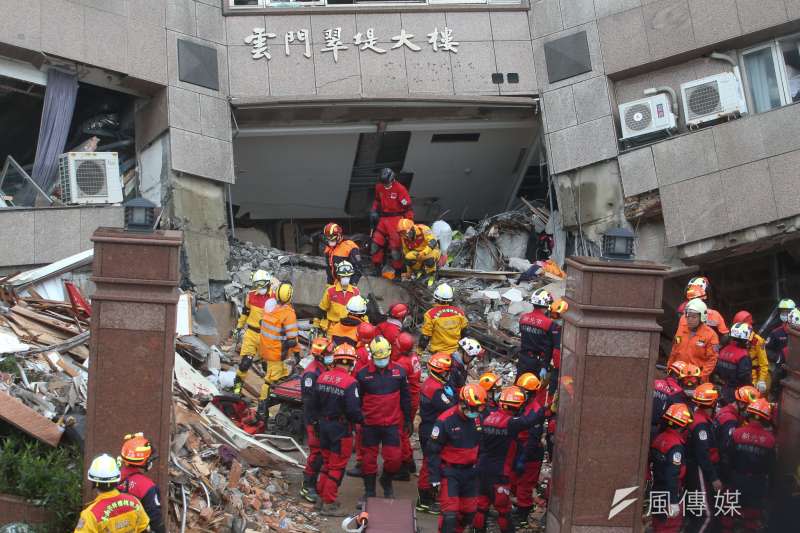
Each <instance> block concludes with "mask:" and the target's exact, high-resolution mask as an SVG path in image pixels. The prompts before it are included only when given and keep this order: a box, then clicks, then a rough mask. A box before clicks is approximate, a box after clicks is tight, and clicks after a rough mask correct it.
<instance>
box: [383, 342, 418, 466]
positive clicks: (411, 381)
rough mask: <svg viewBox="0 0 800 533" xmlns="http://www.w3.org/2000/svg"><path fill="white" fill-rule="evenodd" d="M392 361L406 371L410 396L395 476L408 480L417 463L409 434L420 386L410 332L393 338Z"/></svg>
mask: <svg viewBox="0 0 800 533" xmlns="http://www.w3.org/2000/svg"><path fill="white" fill-rule="evenodd" d="M386 340H389V339H386ZM392 362H393V363H395V364H397V365H399V366H400V367H402V369H403V370H405V371H406V376H407V378H408V393H409V395H410V396H411V415H410V419H411V425H410V427H408V428H401V429H403V433H402V434H401V435H400V439H401V440H400V444H401V446H400V448H401V455H402V460H403V464H402V466H401V468H400V473H399V474H398V475H397V476H396V477H395V479H397V480H398V481H409V480H410V479H411V476H410V475H411V474H413V473H414V472H416V471H417V463H415V462H414V450H412V449H411V435H412V434H413V433H414V419H415V418H416V417H417V411H419V402H420V399H419V392H420V388H421V387H422V383H421V382H420V377H421V376H422V365H421V364H420V362H419V357H418V356H417V353H416V352H415V351H414V337H413V336H412V335H411V334H410V333H406V332H403V333H401V334H400V335H398V336H397V338H396V339H395V341H394V344H393V345H392ZM406 430H408V431H406Z"/></svg>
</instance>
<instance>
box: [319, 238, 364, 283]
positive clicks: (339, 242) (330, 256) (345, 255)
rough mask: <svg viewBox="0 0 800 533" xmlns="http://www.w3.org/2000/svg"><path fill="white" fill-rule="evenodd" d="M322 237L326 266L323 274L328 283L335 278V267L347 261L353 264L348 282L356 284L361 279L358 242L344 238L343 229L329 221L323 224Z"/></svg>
mask: <svg viewBox="0 0 800 533" xmlns="http://www.w3.org/2000/svg"><path fill="white" fill-rule="evenodd" d="M322 238H323V239H324V240H325V250H324V252H323V254H324V255H325V261H326V263H327V265H328V268H327V269H326V271H325V274H326V275H327V278H328V285H332V284H333V282H334V281H335V280H336V277H337V274H336V267H337V266H339V263H341V262H342V261H347V262H348V263H350V264H351V265H352V266H353V274H351V276H350V283H351V284H352V285H358V282H359V280H360V279H361V250H360V249H359V248H358V244H356V243H355V242H354V241H351V240H350V239H345V238H344V231H343V230H342V227H341V226H340V225H339V224H336V223H335V222H331V223H329V224H326V225H325V228H323V230H322Z"/></svg>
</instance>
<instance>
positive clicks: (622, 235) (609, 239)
mask: <svg viewBox="0 0 800 533" xmlns="http://www.w3.org/2000/svg"><path fill="white" fill-rule="evenodd" d="M634 239H635V235H634V234H633V232H632V231H631V230H629V229H627V228H614V229H612V230H609V231H608V233H606V234H605V235H603V255H602V257H603V259H607V260H611V261H620V260H621V261H632V260H633V241H634Z"/></svg>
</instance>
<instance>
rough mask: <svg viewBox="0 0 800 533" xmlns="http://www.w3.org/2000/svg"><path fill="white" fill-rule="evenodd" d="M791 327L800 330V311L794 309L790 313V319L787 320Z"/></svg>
mask: <svg viewBox="0 0 800 533" xmlns="http://www.w3.org/2000/svg"><path fill="white" fill-rule="evenodd" d="M787 322H788V323H789V327H791V328H794V329H800V309H797V308H795V309H792V310H791V311H789V319H788V320H787Z"/></svg>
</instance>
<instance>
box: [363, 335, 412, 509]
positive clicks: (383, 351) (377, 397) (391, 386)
mask: <svg viewBox="0 0 800 533" xmlns="http://www.w3.org/2000/svg"><path fill="white" fill-rule="evenodd" d="M369 351H370V353H371V354H372V361H370V363H369V365H367V366H366V367H364V368H362V369H361V370H359V371H358V374H357V375H356V381H357V382H358V390H359V392H360V396H361V410H362V412H363V413H364V422H363V424H362V426H361V448H362V454H363V457H364V459H363V461H364V462H363V465H362V471H363V477H364V501H365V502H366V500H367V498H373V497H375V481H376V477H377V473H378V452H379V451H380V454H381V456H382V457H383V472H382V473H381V477H380V484H381V488H382V489H383V497H384V498H393V497H394V489H393V488H392V478H393V477H394V475H395V474H397V472H399V471H400V466H401V464H402V453H401V449H400V435H401V432H402V431H404V429H405V430H407V431H409V432H410V426H411V397H410V395H409V393H408V378H407V376H406V372H405V370H403V368H402V367H401V366H400V365H397V364H395V363H393V362H392V360H391V356H392V346H391V345H390V344H389V341H387V340H386V339H385V338H384V337H381V336H380V335H378V336H377V337H375V338H374V339H373V340H372V342H371V343H370V345H369ZM379 448H380V450H379Z"/></svg>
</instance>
